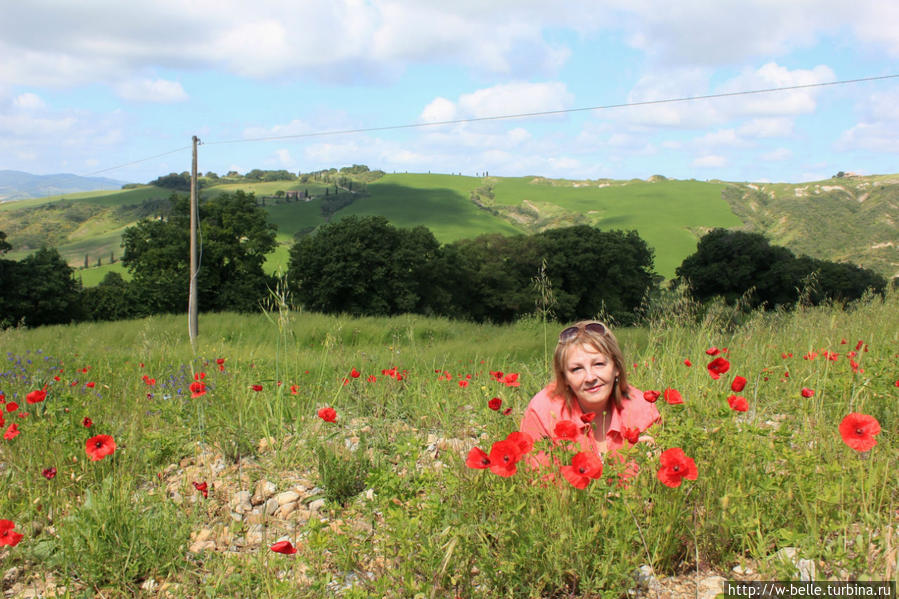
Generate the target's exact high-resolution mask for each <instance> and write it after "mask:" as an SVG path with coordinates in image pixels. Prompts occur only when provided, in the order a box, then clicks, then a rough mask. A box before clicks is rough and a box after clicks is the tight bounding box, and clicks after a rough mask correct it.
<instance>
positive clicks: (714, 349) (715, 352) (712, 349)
mask: <svg viewBox="0 0 899 599" xmlns="http://www.w3.org/2000/svg"><path fill="white" fill-rule="evenodd" d="M705 353H707V354H708V355H710V356H717V355H718V354H720V353H721V350H720V349H718V348H717V347H715V346H714V345H713V346H712V347H710V348H708V349H707V350H705Z"/></svg>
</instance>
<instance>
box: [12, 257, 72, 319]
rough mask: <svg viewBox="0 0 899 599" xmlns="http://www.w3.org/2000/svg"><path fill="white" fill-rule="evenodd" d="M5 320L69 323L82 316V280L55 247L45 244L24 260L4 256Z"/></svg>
mask: <svg viewBox="0 0 899 599" xmlns="http://www.w3.org/2000/svg"><path fill="white" fill-rule="evenodd" d="M2 262H3V264H2V265H0V271H2V272H0V279H2V283H3V293H2V299H0V306H2V315H0V318H2V321H3V322H2V324H3V325H5V326H10V325H16V324H20V323H24V324H25V325H26V326H40V325H45V324H65V323H69V322H72V321H75V320H79V319H80V317H81V295H80V292H81V284H80V283H79V282H78V281H76V280H75V278H74V276H73V270H72V268H71V267H70V266H69V265H68V264H67V263H66V261H65V260H63V258H62V256H60V254H59V252H58V251H57V250H56V249H55V248H47V247H44V248H41V249H39V250H38V251H36V252H34V253H33V254H30V255H29V256H26V257H25V258H23V259H22V260H21V261H20V262H13V261H10V260H3V261H2Z"/></svg>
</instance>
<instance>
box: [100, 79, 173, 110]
mask: <svg viewBox="0 0 899 599" xmlns="http://www.w3.org/2000/svg"><path fill="white" fill-rule="evenodd" d="M116 93H117V94H118V95H119V96H120V97H121V98H123V99H125V100H131V101H134V102H153V103H159V104H172V103H175V102H184V101H185V100H187V99H188V96H187V92H185V91H184V88H183V87H181V84H180V83H179V82H177V81H166V80H165V79H132V80H130V81H124V82H122V83H120V84H118V85H116Z"/></svg>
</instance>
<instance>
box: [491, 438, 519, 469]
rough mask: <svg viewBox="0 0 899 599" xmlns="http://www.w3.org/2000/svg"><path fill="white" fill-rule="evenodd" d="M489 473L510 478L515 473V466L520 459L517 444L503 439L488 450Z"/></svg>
mask: <svg viewBox="0 0 899 599" xmlns="http://www.w3.org/2000/svg"><path fill="white" fill-rule="evenodd" d="M489 457H490V472H492V473H494V474H496V475H497V476H504V477H505V476H512V475H513V474H515V472H516V471H517V467H516V466H515V464H516V463H517V462H518V460H519V459H520V458H521V452H520V451H519V449H518V443H516V442H515V441H512V440H509V439H504V440H502V441H497V442H496V443H494V444H493V447H491V448H490V456H489Z"/></svg>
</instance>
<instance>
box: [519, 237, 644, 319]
mask: <svg viewBox="0 0 899 599" xmlns="http://www.w3.org/2000/svg"><path fill="white" fill-rule="evenodd" d="M535 241H536V243H537V248H538V251H537V253H538V256H539V257H540V258H543V259H545V260H546V272H547V275H548V276H549V278H550V280H551V281H552V288H553V293H554V295H555V297H556V301H557V305H556V307H555V309H554V311H555V314H556V317H557V318H558V319H559V320H562V321H573V320H578V319H581V318H593V317H596V316H599V315H601V314H608V315H610V316H612V317H613V318H614V319H615V320H616V321H618V322H620V323H623V324H631V323H632V322H633V320H634V317H635V310H636V309H637V308H638V307H639V306H640V304H641V302H642V301H643V299H644V297H645V296H646V294H647V292H648V291H649V290H650V289H651V288H652V286H653V279H654V276H655V273H654V271H653V251H652V248H650V247H649V246H648V245H647V244H646V242H645V241H644V240H643V239H642V238H641V237H640V236H639V235H638V234H637V232H636V231H601V230H599V229H596V228H594V227H590V226H587V225H580V226H574V227H564V228H560V229H550V230H547V231H544V232H543V233H541V234H539V235H537V236H536V239H535Z"/></svg>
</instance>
